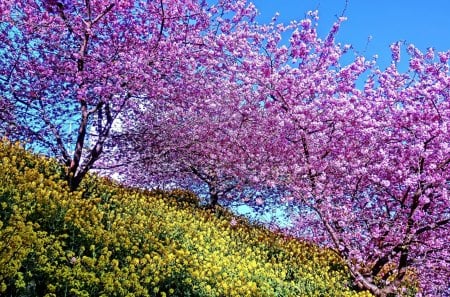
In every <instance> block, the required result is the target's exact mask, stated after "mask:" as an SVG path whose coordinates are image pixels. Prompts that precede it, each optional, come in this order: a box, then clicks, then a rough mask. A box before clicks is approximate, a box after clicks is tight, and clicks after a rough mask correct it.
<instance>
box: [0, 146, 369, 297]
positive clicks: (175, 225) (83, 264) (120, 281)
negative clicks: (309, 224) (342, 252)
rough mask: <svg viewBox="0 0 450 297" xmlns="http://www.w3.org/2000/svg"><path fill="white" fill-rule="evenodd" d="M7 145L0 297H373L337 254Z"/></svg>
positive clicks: (1, 194)
mask: <svg viewBox="0 0 450 297" xmlns="http://www.w3.org/2000/svg"><path fill="white" fill-rule="evenodd" d="M64 174H65V173H64V169H62V168H61V167H60V166H59V165H58V164H57V163H56V162H55V161H54V160H51V159H47V158H43V157H38V156H35V155H33V154H31V153H29V152H27V151H25V150H24V149H22V148H21V147H20V146H19V145H16V144H11V143H8V142H6V141H3V142H0V296H258V297H259V296H283V297H284V296H370V294H369V293H367V292H357V291H354V290H352V289H351V285H350V279H349V274H348V272H347V271H346V270H345V268H344V266H343V265H342V263H341V262H340V260H339V259H338V258H337V257H336V256H335V255H334V254H333V253H331V252H330V251H327V250H324V249H318V248H317V247H314V246H312V245H308V244H306V243H301V242H299V241H296V240H293V239H287V238H284V237H282V236H280V235H277V234H274V233H271V232H269V231H268V230H266V229H264V228H262V227H257V226H252V225H250V224H248V223H246V221H245V220H242V219H239V218H236V217H233V216H232V215H231V214H230V213H228V212H227V211H225V210H220V209H217V210H216V211H211V210H206V209H203V208H202V207H199V206H198V205H197V203H196V201H197V200H196V197H195V195H193V194H191V193H189V192H184V191H181V190H178V191H172V192H161V191H153V192H148V191H142V190H137V189H127V188H124V187H121V186H120V185H117V184H114V183H112V182H109V181H107V180H104V179H99V178H96V177H92V176H91V177H89V178H87V179H86V180H85V182H84V183H83V184H82V186H81V187H80V190H79V191H77V192H69V191H68V189H67V186H66V183H65V181H64V180H63V178H62V177H63V175H64Z"/></svg>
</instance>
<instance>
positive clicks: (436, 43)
mask: <svg viewBox="0 0 450 297" xmlns="http://www.w3.org/2000/svg"><path fill="white" fill-rule="evenodd" d="M249 1H251V2H253V3H254V4H255V5H256V7H257V8H258V10H259V12H260V16H259V18H258V21H259V22H269V21H270V20H271V18H272V16H273V15H274V14H275V12H279V13H280V17H279V18H278V20H279V21H280V22H284V23H287V22H290V21H291V20H296V19H297V20H298V19H302V18H303V17H304V16H305V13H306V12H307V11H309V10H316V9H317V10H319V17H320V20H319V32H320V36H321V37H324V36H325V35H326V33H327V32H328V29H329V28H330V27H331V25H332V23H333V22H334V21H335V20H336V16H337V15H340V14H341V12H342V11H343V9H344V7H345V0H249ZM345 16H347V18H348V20H347V21H346V22H344V24H343V25H342V27H341V30H340V32H339V34H338V37H337V40H338V41H339V42H341V43H343V44H352V45H353V47H354V48H355V49H356V50H357V51H358V52H360V53H362V54H363V55H364V56H366V57H372V56H373V55H374V54H378V56H379V59H378V61H379V63H380V64H381V65H384V66H387V64H388V63H389V62H390V57H391V54H390V50H389V45H390V44H392V43H393V42H396V41H405V42H406V44H410V43H412V44H414V45H415V46H416V47H417V48H419V49H420V50H422V51H425V50H426V49H427V48H429V47H433V48H435V49H436V50H438V51H447V50H450V1H449V0H426V1H422V0H409V1H408V0H349V1H348V5H347V9H346V13H345ZM369 36H372V39H371V41H370V43H369V44H367V39H368V37H369ZM366 45H367V48H366Z"/></svg>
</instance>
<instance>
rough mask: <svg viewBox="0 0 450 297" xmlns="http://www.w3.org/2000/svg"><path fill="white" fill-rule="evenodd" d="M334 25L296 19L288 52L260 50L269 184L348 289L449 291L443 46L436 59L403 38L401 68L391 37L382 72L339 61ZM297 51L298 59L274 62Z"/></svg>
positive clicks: (449, 183)
mask: <svg viewBox="0 0 450 297" xmlns="http://www.w3.org/2000/svg"><path fill="white" fill-rule="evenodd" d="M339 23H340V22H339V21H338V22H337V23H336V24H335V25H334V27H333V28H332V30H331V32H330V34H329V35H328V37H327V38H326V39H325V40H323V41H322V40H320V39H318V38H317V37H316V36H314V35H312V36H311V35H308V34H307V32H308V30H307V28H309V24H310V22H309V21H308V20H305V21H304V24H305V27H304V30H303V31H301V32H298V33H294V35H293V36H292V38H291V48H289V49H285V48H284V47H283V46H281V47H274V49H273V53H274V54H273V55H271V56H270V59H271V63H270V64H271V65H272V67H271V73H270V75H268V76H267V78H266V81H265V83H264V84H262V85H261V86H262V87H261V92H266V93H267V94H269V95H268V98H269V99H268V101H267V103H268V104H266V108H267V110H268V112H270V113H271V115H270V118H271V119H272V120H275V121H276V122H278V126H279V127H280V128H279V130H278V132H277V133H278V136H277V135H274V139H275V140H276V141H274V142H273V143H274V147H273V150H274V151H276V152H277V155H278V156H279V158H280V159H281V160H283V159H284V161H283V162H281V164H283V165H282V166H278V167H274V168H272V171H273V170H274V169H276V170H278V171H279V173H280V177H279V179H278V181H275V182H276V183H283V184H284V185H285V186H287V187H290V189H291V194H293V195H294V196H295V199H297V200H298V201H299V202H300V203H301V204H303V205H304V206H305V207H306V208H308V209H309V212H306V217H304V216H305V213H304V212H303V213H302V217H299V219H298V224H297V231H298V232H297V234H299V235H301V236H302V237H307V238H308V239H312V240H313V241H315V242H317V243H319V244H325V245H327V246H330V247H332V248H333V249H334V250H335V251H336V253H338V254H339V255H340V256H341V257H342V258H343V259H344V260H345V262H346V264H347V266H348V268H349V271H350V272H351V274H352V276H353V278H354V280H355V284H356V285H357V286H359V287H361V288H364V289H368V290H370V291H371V292H372V293H374V294H375V295H377V296H386V295H389V294H402V293H405V292H404V291H403V290H406V288H407V287H408V286H409V285H411V283H412V282H413V280H414V279H418V280H419V281H420V287H421V290H422V292H423V294H426V295H428V294H432V295H441V294H445V293H448V291H449V287H448V282H447V280H448V279H449V277H450V274H449V273H450V271H449V262H448V259H449V252H450V249H449V244H448V242H449V235H450V232H449V226H450V211H449V210H450V200H449V197H448V191H449V190H450V178H449V176H450V169H449V165H450V151H449V139H450V138H449V136H450V135H449V131H448V123H449V122H450V121H449V120H450V118H449V112H450V109H449V107H450V106H449V99H448V98H449V86H450V85H449V82H450V80H449V75H448V74H449V68H448V55H449V54H448V53H439V54H438V55H439V57H438V58H437V59H435V58H434V56H435V55H436V54H435V53H434V51H433V50H431V49H430V50H428V52H427V53H425V54H422V53H420V51H419V50H417V49H416V48H414V47H413V46H410V47H409V48H408V52H409V54H410V59H409V65H410V66H409V70H408V71H407V72H406V73H400V72H399V70H398V68H397V63H399V53H400V50H399V48H398V47H399V44H394V45H393V47H392V53H393V62H392V65H391V66H390V67H388V68H387V69H386V70H384V71H381V70H379V69H378V68H376V67H375V65H374V64H373V62H372V61H366V60H365V59H364V58H363V57H356V58H355V59H354V62H352V63H350V64H349V65H346V66H341V65H340V64H339V61H340V59H341V55H342V53H343V52H344V51H345V49H346V47H345V46H344V47H340V46H338V45H335V43H334V41H333V39H334V34H335V33H336V32H337V30H338V28H339ZM309 32H311V31H309ZM312 32H314V31H312ZM310 37H312V38H311V39H309V40H307V38H310ZM299 47H300V48H301V50H300V49H299ZM301 53H302V54H303V57H302V60H301V62H300V64H299V65H298V67H295V68H294V67H291V66H289V65H283V62H284V61H286V59H289V57H291V58H294V59H296V58H298V55H299V54H301ZM279 61H281V63H280V62H279ZM291 61H292V60H291ZM292 63H293V62H292ZM278 65H282V66H281V67H280V66H278ZM368 71H369V72H368ZM363 73H370V75H369V78H368V80H367V82H366V84H365V86H364V88H363V89H362V90H360V89H359V88H358V87H357V83H358V78H359V77H360V76H361V74H363ZM271 126H273V123H272V124H271ZM280 148H283V149H282V150H280ZM408 282H409V283H408Z"/></svg>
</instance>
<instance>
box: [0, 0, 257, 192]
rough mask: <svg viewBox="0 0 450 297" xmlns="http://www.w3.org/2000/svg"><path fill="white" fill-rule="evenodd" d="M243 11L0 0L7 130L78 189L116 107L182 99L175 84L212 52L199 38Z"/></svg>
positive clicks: (186, 4)
mask: <svg viewBox="0 0 450 297" xmlns="http://www.w3.org/2000/svg"><path fill="white" fill-rule="evenodd" d="M248 9H250V10H251V6H250V8H248V5H246V3H245V1H219V2H218V3H217V4H213V5H209V4H207V3H206V1H191V0H186V1H184V0H179V1H166V0H160V1H137V0H128V1H116V0H111V1H94V0H87V1H81V0H80V1H63V0H61V1H57V0H20V1H10V0H5V1H1V3H0V12H1V13H0V42H1V44H2V49H1V51H0V69H1V70H0V91H1V95H2V98H5V99H6V100H7V101H8V103H9V104H10V105H11V106H13V107H14V110H15V119H14V120H13V121H10V122H11V125H13V126H14V127H13V128H15V129H11V131H10V132H12V131H16V132H17V133H16V135H15V138H19V139H23V140H25V141H27V142H31V143H32V145H33V147H34V149H36V150H41V151H43V152H45V153H47V154H49V153H51V154H53V155H54V156H56V157H58V159H60V160H61V161H62V162H63V163H64V164H65V165H66V166H67V171H68V172H67V173H68V179H69V183H70V186H71V188H72V189H76V188H77V186H78V185H79V183H80V181H81V180H82V178H83V177H84V176H85V174H86V173H87V172H88V170H90V169H91V168H92V167H93V166H94V163H95V162H96V161H97V160H98V159H99V158H100V156H101V154H102V152H103V151H104V149H105V144H107V141H108V139H109V134H110V131H111V127H112V125H113V122H114V120H115V119H116V118H117V117H118V115H119V114H124V116H123V117H122V118H126V115H125V111H128V110H131V109H134V108H141V107H142V105H143V104H144V105H145V103H146V102H149V101H151V102H153V101H158V100H182V99H183V98H181V97H176V96H173V95H172V93H173V92H174V85H178V86H180V85H182V84H181V83H179V81H184V82H185V83H186V85H183V86H182V87H183V88H186V87H188V85H189V81H187V80H183V77H184V75H185V74H186V75H187V74H188V73H189V72H195V71H198V69H199V68H198V62H199V61H201V60H202V59H209V57H211V59H212V58H213V57H214V53H213V52H210V51H209V49H207V46H206V45H207V44H206V43H205V42H206V41H207V40H205V39H204V38H203V37H204V36H208V35H209V36H212V35H214V33H215V32H217V30H218V26H219V25H220V26H221V30H223V31H224V30H225V31H226V30H230V29H231V28H232V27H233V26H237V25H239V23H240V22H241V21H242V20H243V18H245V17H246V16H245V15H246V14H247V10H248ZM231 12H234V13H233V18H232V19H231V18H227V17H226V15H227V14H228V13H231ZM175 82H178V83H175ZM122 124H124V125H126V124H129V122H126V121H125V122H122ZM9 137H11V138H13V137H14V136H13V135H11V134H9Z"/></svg>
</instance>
